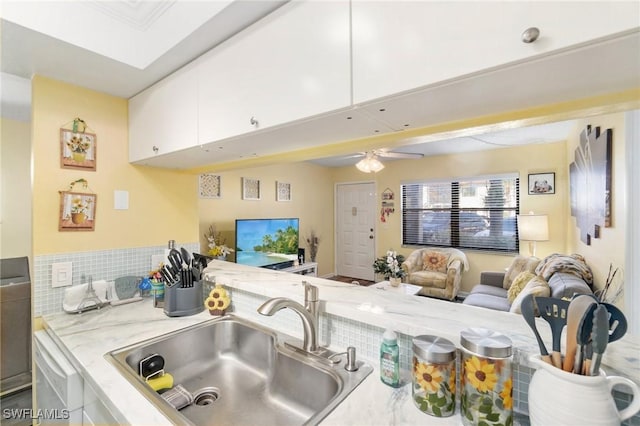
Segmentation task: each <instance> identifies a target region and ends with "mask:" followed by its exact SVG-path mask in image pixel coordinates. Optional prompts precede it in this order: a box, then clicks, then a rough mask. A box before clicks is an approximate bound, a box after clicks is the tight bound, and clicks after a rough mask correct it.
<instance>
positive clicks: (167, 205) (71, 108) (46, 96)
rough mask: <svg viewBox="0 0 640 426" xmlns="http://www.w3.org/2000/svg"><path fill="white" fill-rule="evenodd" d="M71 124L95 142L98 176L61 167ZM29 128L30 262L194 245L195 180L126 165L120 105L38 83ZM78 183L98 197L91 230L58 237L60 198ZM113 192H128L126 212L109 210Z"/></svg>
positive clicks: (63, 86)
mask: <svg viewBox="0 0 640 426" xmlns="http://www.w3.org/2000/svg"><path fill="white" fill-rule="evenodd" d="M75 117H80V118H82V119H83V120H85V122H86V123H87V125H88V126H89V128H90V130H92V131H93V132H94V133H96V135H97V171H79V170H70V169H62V168H61V167H60V140H59V132H60V128H61V127H63V126H65V125H68V124H69V123H70V122H71V121H73V119H74V118H75ZM31 124H32V144H33V153H34V164H33V170H34V181H33V210H34V217H33V235H34V238H33V253H34V254H35V255H41V254H49V253H62V252H79V251H92V250H101V249H108V248H128V247H141V246H154V245H164V244H166V242H167V241H168V240H170V239H174V240H176V241H177V242H178V243H183V242H194V241H197V240H198V213H197V204H198V203H197V191H196V184H197V177H196V176H193V175H186V174H180V173H176V172H172V171H169V170H162V169H151V168H144V167H136V166H132V165H131V164H129V162H128V109H127V100H126V99H123V98H118V97H114V96H110V95H106V94H103V93H98V92H94V91H92V90H89V89H85V88H82V87H78V86H73V85H70V84H67V83H62V82H59V81H56V80H51V79H48V78H45V77H42V76H36V77H34V79H33V81H32V123H31ZM80 178H84V179H86V180H87V181H88V182H89V188H90V189H91V190H92V191H93V192H95V193H96V194H97V196H98V198H97V203H96V204H97V205H96V207H97V211H96V225H95V231H93V232H59V231H58V214H59V208H60V198H59V193H58V191H60V190H67V188H68V187H69V184H70V182H72V181H75V180H77V179H80ZM75 189H76V190H79V189H81V188H78V186H76V187H75ZM114 190H126V191H128V192H129V209H128V210H114V208H113V207H114V206H113V191H114Z"/></svg>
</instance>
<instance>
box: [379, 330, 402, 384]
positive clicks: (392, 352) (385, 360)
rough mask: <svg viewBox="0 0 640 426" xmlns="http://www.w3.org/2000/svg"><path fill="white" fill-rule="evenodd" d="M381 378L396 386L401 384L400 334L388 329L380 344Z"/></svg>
mask: <svg viewBox="0 0 640 426" xmlns="http://www.w3.org/2000/svg"><path fill="white" fill-rule="evenodd" d="M380 380H382V382H383V383H385V384H387V385H389V386H392V387H394V388H396V387H398V386H400V350H399V348H398V336H396V333H394V332H393V330H390V329H387V330H386V331H385V332H384V334H383V335H382V345H380Z"/></svg>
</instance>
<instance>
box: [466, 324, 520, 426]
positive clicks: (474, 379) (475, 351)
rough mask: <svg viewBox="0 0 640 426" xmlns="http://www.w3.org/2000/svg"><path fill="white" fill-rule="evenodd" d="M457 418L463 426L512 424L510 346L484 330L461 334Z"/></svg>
mask: <svg viewBox="0 0 640 426" xmlns="http://www.w3.org/2000/svg"><path fill="white" fill-rule="evenodd" d="M460 344H461V346H462V359H461V364H460V370H461V374H460V388H461V389H460V416H461V417H462V423H463V424H464V425H466V426H471V425H478V424H485V425H509V424H513V370H512V364H511V360H512V343H511V339H509V338H508V337H507V336H505V335H504V334H501V333H498V332H496V331H492V330H488V329H486V328H467V329H465V330H462V331H461V332H460Z"/></svg>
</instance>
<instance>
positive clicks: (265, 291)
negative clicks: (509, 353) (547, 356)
mask: <svg viewBox="0 0 640 426" xmlns="http://www.w3.org/2000/svg"><path fill="white" fill-rule="evenodd" d="M206 276H207V278H208V279H210V280H212V281H213V280H215V281H216V282H218V283H221V284H223V285H226V286H229V287H232V288H237V289H240V290H244V291H248V292H252V293H256V294H260V295H263V296H265V297H279V296H284V297H290V298H292V299H294V300H297V301H300V302H302V300H303V297H304V291H303V289H302V279H304V280H306V281H308V282H310V283H312V284H314V285H316V286H318V287H319V295H320V299H321V300H322V301H323V302H322V311H324V312H327V313H330V314H333V315H337V316H341V317H346V318H350V319H353V320H355V321H361V322H364V323H368V324H370V325H374V326H379V327H387V326H391V327H392V328H394V329H395V330H396V331H398V332H401V333H405V334H407V335H411V336H413V335H420V334H436V335H439V336H442V337H445V338H447V339H449V340H451V341H452V342H455V343H458V342H459V332H460V330H462V329H464V328H467V327H469V326H476V327H485V328H490V329H493V330H496V331H500V332H502V333H505V334H506V335H508V336H509V337H510V338H511V339H512V341H513V343H514V347H515V348H516V349H517V351H516V356H517V354H518V353H520V357H521V358H526V356H525V355H526V354H529V353H531V354H533V353H537V345H536V343H535V339H534V338H533V336H532V334H531V332H530V330H529V329H528V326H527V325H526V323H525V322H524V320H522V318H521V317H519V316H518V315H514V314H509V313H502V312H495V311H490V310H487V309H483V308H476V307H471V306H463V305H460V304H453V303H450V302H446V301H439V300H435V299H429V298H424V297H416V296H405V295H402V294H397V293H390V292H386V291H384V290H377V289H373V288H367V287H359V286H354V285H350V284H345V283H338V282H335V281H329V280H326V279H322V278H316V277H311V276H300V275H294V274H289V273H285V272H278V271H271V270H264V269H258V268H251V267H246V266H241V265H236V264H234V263H229V262H223V261H216V260H214V261H212V262H211V263H210V265H209V268H207V271H206ZM237 315H239V316H243V315H242V312H238V313H237ZM209 319H211V316H210V315H209V314H208V313H207V312H202V313H199V314H196V315H192V316H188V317H173V318H170V317H167V316H166V315H165V314H164V312H163V311H162V309H157V308H154V307H153V305H152V301H151V300H144V301H142V302H137V303H132V304H129V305H121V306H114V307H108V308H103V309H101V310H96V311H89V312H85V313H83V314H75V315H70V314H64V313H58V314H52V315H46V316H45V317H44V318H43V320H44V326H45V328H46V329H48V331H49V334H51V335H52V337H53V338H54V340H56V342H57V343H58V344H59V345H61V346H62V347H63V348H66V349H67V351H68V352H69V353H70V354H71V362H72V363H73V364H74V365H75V366H76V368H78V369H79V370H80V372H81V373H82V375H83V377H84V378H85V380H87V381H88V383H89V384H90V385H91V386H92V387H93V388H94V390H95V391H96V392H97V393H98V396H99V397H100V398H101V400H102V401H103V403H105V405H107V407H108V408H110V409H111V410H113V414H114V416H115V417H116V419H117V420H118V422H119V423H121V424H134V425H166V424H171V423H170V422H169V420H168V419H167V418H166V417H165V416H164V415H162V414H161V412H160V411H159V410H157V409H156V408H155V407H154V406H153V405H152V404H151V403H150V402H148V401H147V400H146V399H145V398H144V397H143V396H142V395H141V394H140V393H139V392H138V391H137V390H136V389H135V388H134V387H133V385H131V384H130V383H129V382H128V381H127V380H126V379H125V378H124V377H123V376H121V375H120V373H119V372H118V371H117V370H116V368H115V367H114V366H113V365H112V364H111V363H109V362H108V361H107V360H106V359H105V358H104V355H105V354H106V353H108V352H110V351H113V350H115V349H119V348H121V347H124V346H128V345H131V344H134V343H137V342H140V341H142V340H145V339H149V338H152V337H157V336H159V335H163V334H166V333H169V332H172V331H175V330H178V329H181V328H185V327H189V326H191V325H195V324H198V323H200V322H203V321H206V320H209ZM250 320H252V321H255V320H254V319H253V318H250ZM539 327H540V329H542V330H541V334H542V336H543V339H545V341H547V342H549V344H550V342H551V333H550V331H547V330H546V329H548V326H546V323H544V322H542V320H541V323H540V325H539ZM545 328H546V329H545ZM295 337H299V336H295ZM639 348H640V345H639V344H638V340H637V339H632V338H630V337H625V338H623V339H622V340H621V341H619V342H616V343H614V344H612V345H610V347H609V348H607V353H606V354H605V359H604V364H605V366H604V368H605V369H606V371H607V372H608V373H609V374H613V373H612V369H610V368H609V367H608V366H609V365H615V366H616V367H617V369H616V373H617V374H622V375H625V376H627V377H629V378H631V379H632V380H634V381H635V382H636V383H639V382H640V379H639V377H640V374H639V370H640V367H639V362H638V356H639V355H638V354H639V353H640V351H639ZM342 349H344V348H342ZM365 361H366V362H368V363H370V364H371V365H372V366H373V367H374V372H373V373H371V375H369V376H368V377H367V378H366V379H365V380H364V382H363V383H362V384H361V385H360V386H358V387H357V388H356V389H355V390H354V391H353V393H352V394H351V395H349V396H348V397H347V399H346V400H344V401H343V402H342V403H341V404H340V405H338V407H336V409H335V410H334V411H333V412H332V413H330V414H329V415H328V416H327V417H326V418H325V419H324V420H323V421H322V423H321V424H323V425H346V424H348V425H383V424H384V425H412V424H425V423H428V424H441V425H458V424H460V419H459V416H454V417H450V418H445V419H437V418H434V417H431V416H428V415H426V414H423V413H421V412H420V411H419V410H418V409H417V408H416V407H415V406H414V404H413V402H412V400H411V388H410V386H409V385H405V386H403V387H401V388H399V389H393V388H390V387H388V386H386V385H384V384H383V383H381V381H380V379H379V373H378V370H377V365H376V364H377V362H378V361H377V360H366V359H365ZM522 361H524V359H523V360H522ZM610 363H611V364H610Z"/></svg>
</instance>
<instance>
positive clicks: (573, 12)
mask: <svg viewBox="0 0 640 426" xmlns="http://www.w3.org/2000/svg"><path fill="white" fill-rule="evenodd" d="M639 4H640V3H638V2H608V1H601V2H589V1H581V2H570V1H567V2H474V1H463V2H451V1H440V2H432V1H420V2H416V1H362V0H353V2H352V19H353V28H352V30H353V102H354V104H360V103H363V102H367V101H370V100H374V99H378V98H383V97H386V96H390V95H394V94H398V93H402V92H406V91H409V90H413V89H417V88H421V87H424V86H428V85H433V84H436V83H444V82H447V81H449V80H452V79H456V78H459V77H461V76H467V75H470V74H473V73H477V72H479V71H484V70H491V69H492V68H495V67H499V66H501V65H504V64H508V63H512V62H517V61H521V60H524V59H528V58H532V57H536V56H539V55H543V54H546V53H549V52H552V51H558V50H560V49H563V48H566V47H569V46H575V45H579V44H581V43H585V42H588V41H592V40H595V39H598V38H601V37H606V36H610V35H612V34H616V33H620V32H623V31H627V30H630V29H634V28H636V29H637V28H638V26H639V20H638V19H639V18H638V16H640V15H639V13H640V6H639ZM529 27H537V28H539V29H540V37H539V39H538V40H537V41H535V42H534V43H530V44H527V43H523V42H522V41H521V34H522V33H523V31H524V30H526V29H527V28H529ZM593 60H594V62H595V61H597V60H598V58H593ZM576 72H580V70H576ZM522 83H523V84H524V83H525V82H522Z"/></svg>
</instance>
